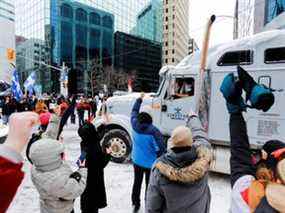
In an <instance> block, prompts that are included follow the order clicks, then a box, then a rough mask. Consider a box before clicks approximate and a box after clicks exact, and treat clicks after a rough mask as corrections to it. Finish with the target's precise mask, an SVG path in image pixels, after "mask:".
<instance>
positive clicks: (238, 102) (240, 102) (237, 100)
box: [220, 73, 247, 114]
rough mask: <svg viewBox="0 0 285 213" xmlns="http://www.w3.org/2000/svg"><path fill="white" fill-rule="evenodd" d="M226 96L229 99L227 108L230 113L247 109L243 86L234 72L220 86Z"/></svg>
mask: <svg viewBox="0 0 285 213" xmlns="http://www.w3.org/2000/svg"><path fill="white" fill-rule="evenodd" d="M220 91H221V92H222V94H223V96H224V98H225V99H226V101H227V108H228V111H229V113H230V114H232V113H239V112H242V111H245V110H246V107H247V106H246V104H245V101H244V99H243V98H242V96H241V95H242V88H241V86H240V82H239V81H235V77H234V74H233V73H230V74H228V75H227V76H226V77H225V78H224V80H223V82H222V85H221V87H220Z"/></svg>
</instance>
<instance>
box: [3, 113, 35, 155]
mask: <svg viewBox="0 0 285 213" xmlns="http://www.w3.org/2000/svg"><path fill="white" fill-rule="evenodd" d="M38 123H39V115H38V114H36V113H34V112H21V113H14V114H12V115H11V116H10V119H9V133H8V136H7V139H6V141H5V145H6V146H8V147H10V148H11V149H13V150H15V151H17V152H19V153H21V152H22V150H23V148H24V147H25V145H26V144H27V143H28V140H29V138H30V136H31V131H32V128H33V126H35V125H36V124H38Z"/></svg>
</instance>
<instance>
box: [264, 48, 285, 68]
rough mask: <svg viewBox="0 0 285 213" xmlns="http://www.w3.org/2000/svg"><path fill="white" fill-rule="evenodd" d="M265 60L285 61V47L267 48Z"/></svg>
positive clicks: (269, 62) (268, 61)
mask: <svg viewBox="0 0 285 213" xmlns="http://www.w3.org/2000/svg"><path fill="white" fill-rule="evenodd" d="M264 62H265V63H266V64H277V63H285V47H278V48H271V49H267V50H265V53H264Z"/></svg>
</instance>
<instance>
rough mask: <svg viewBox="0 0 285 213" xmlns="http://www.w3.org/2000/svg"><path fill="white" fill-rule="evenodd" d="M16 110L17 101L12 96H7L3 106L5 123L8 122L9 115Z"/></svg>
mask: <svg viewBox="0 0 285 213" xmlns="http://www.w3.org/2000/svg"><path fill="white" fill-rule="evenodd" d="M14 112H16V102H15V101H13V100H12V99H11V97H10V96H7V97H6V98H5V102H4V104H3V107H2V120H3V124H8V121H9V117H10V115H11V114H12V113H14Z"/></svg>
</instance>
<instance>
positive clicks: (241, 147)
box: [230, 113, 284, 213]
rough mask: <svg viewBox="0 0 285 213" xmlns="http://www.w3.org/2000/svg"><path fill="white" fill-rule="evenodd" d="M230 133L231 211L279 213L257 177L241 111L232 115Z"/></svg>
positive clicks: (234, 212) (237, 212)
mask: <svg viewBox="0 0 285 213" xmlns="http://www.w3.org/2000/svg"><path fill="white" fill-rule="evenodd" d="M230 135H231V160H230V164H231V184H232V202H231V213H240V212H243V213H251V212H254V213H277V212H278V211H277V210H275V209H274V208H273V207H272V206H270V204H269V202H268V200H267V197H266V194H267V191H268V190H266V189H265V186H264V185H263V183H262V181H261V180H256V178H255V173H256V168H255V166H254V165H253V163H252V157H251V151H250V145H249V139H248V135H247V128H246V123H245V121H244V118H243V116H242V114H241V113H237V114H231V115H230ZM283 187H284V186H283ZM251 192H254V193H251ZM283 199H284V198H283ZM281 200H282V199H281Z"/></svg>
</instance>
